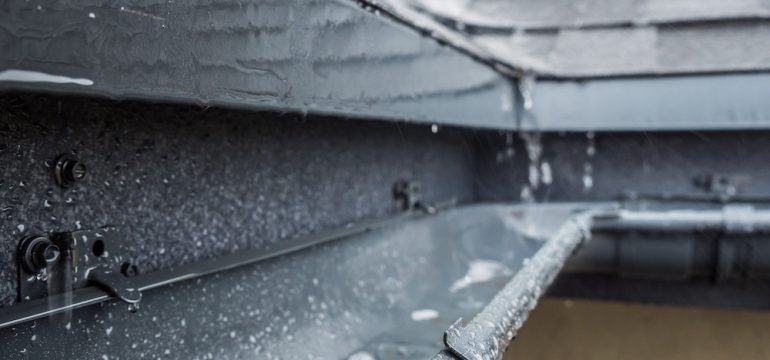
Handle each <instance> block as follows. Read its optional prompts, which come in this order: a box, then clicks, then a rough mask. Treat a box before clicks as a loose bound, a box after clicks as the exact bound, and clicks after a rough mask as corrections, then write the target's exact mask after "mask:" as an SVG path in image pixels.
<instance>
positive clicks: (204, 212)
mask: <svg viewBox="0 0 770 360" xmlns="http://www.w3.org/2000/svg"><path fill="white" fill-rule="evenodd" d="M467 142H468V140H466V135H465V133H464V132H462V131H459V130H457V129H452V128H448V127H441V128H440V129H438V132H437V133H435V134H434V133H432V131H431V127H430V126H425V125H415V124H411V125H410V124H402V123H386V122H376V121H366V122H360V121H348V120H341V119H339V118H319V117H314V116H308V117H307V118H305V117H301V116H295V115H281V114H274V113H252V112H244V111H235V110H223V109H201V108H198V107H195V106H174V105H158V104H155V105H152V104H146V103H137V102H114V101H108V100H99V101H97V100H92V99H84V98H62V97H49V96H30V95H27V96H5V97H0V164H2V168H3V171H2V172H0V184H1V185H0V216H2V221H0V234H2V237H1V238H0V305H10V304H12V303H14V302H15V301H16V275H15V273H16V270H15V269H16V258H15V247H16V244H17V242H18V241H19V240H20V239H21V238H22V237H23V236H25V235H29V234H35V233H40V232H46V231H70V230H75V229H77V228H83V229H88V228H97V227H100V226H104V225H114V226H116V227H118V229H119V230H120V231H121V233H122V234H123V235H124V236H125V238H126V239H129V241H132V242H133V244H134V246H133V247H132V249H133V250H132V251H131V253H130V254H127V256H129V257H131V258H133V260H134V261H135V262H136V264H137V265H138V266H139V269H140V272H142V273H144V272H149V271H154V270H159V269H164V268H168V267H172V266H178V265H182V264H187V263H190V262H193V261H195V260H198V259H205V258H211V257H215V256H220V255H224V254H229V253H233V252H237V251H239V250H241V249H245V248H257V249H260V248H261V249H265V248H268V247H269V246H270V245H271V244H275V243H278V242H281V241H286V240H288V239H290V238H292V237H296V236H300V235H302V234H308V233H313V232H317V231H321V230H324V229H328V228H332V227H336V226H342V225H344V224H346V223H348V222H351V221H357V220H360V219H363V218H370V217H380V216H385V215H387V214H392V213H394V212H395V211H398V209H397V206H396V203H395V202H394V200H393V196H392V186H393V184H394V182H396V181H398V180H401V179H409V180H414V181H419V182H421V183H422V185H423V191H422V195H423V198H424V200H425V201H426V202H428V203H431V202H435V201H444V200H450V199H452V198H454V199H456V200H458V201H459V202H460V203H465V202H469V201H471V200H472V199H473V197H474V183H473V181H474V178H473V172H472V169H473V166H472V160H473V159H472V157H473V154H472V152H470V151H469V148H472V147H471V146H470V145H468V144H467ZM71 152H74V153H75V154H76V156H77V157H78V158H79V159H80V160H81V161H83V163H84V164H85V165H86V166H87V168H88V175H87V176H86V178H85V180H83V181H82V182H80V183H78V184H77V185H76V186H74V187H71V188H69V189H61V188H59V187H58V186H57V185H56V184H55V182H54V180H53V177H52V176H51V168H50V166H51V164H52V161H53V160H54V159H55V158H56V157H57V156H58V155H59V154H61V153H71Z"/></svg>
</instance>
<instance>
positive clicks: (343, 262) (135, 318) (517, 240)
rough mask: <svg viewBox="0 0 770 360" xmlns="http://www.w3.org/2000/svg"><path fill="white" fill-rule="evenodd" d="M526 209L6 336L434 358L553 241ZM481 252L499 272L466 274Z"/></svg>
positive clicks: (176, 354) (134, 348)
mask: <svg viewBox="0 0 770 360" xmlns="http://www.w3.org/2000/svg"><path fill="white" fill-rule="evenodd" d="M514 211H522V209H521V208H518V207H515V206H499V205H482V206H469V207H463V208H459V209H453V210H448V211H445V212H440V213H438V214H437V215H435V216H432V217H429V218H423V219H421V220H418V221H408V222H402V223H397V224H393V225H391V226H389V227H387V228H385V229H382V230H379V231H374V232H370V233H368V234H363V235H359V236H356V237H353V238H349V239H345V240H340V241H335V242H333V243H329V244H326V245H322V246H318V247H315V248H311V249H306V250H304V251H302V252H298V253H293V254H290V255H287V256H284V257H280V258H277V259H273V260H270V261H266V262H261V263H257V264H253V265H248V266H245V267H241V268H237V269H233V270H230V271H227V272H223V273H219V274H216V275H210V276H206V277H203V278H199V279H197V280H191V281H187V282H184V283H180V284H178V285H174V286H171V287H163V288H157V289H154V290H150V291H147V292H145V296H144V299H143V300H142V306H141V308H140V309H139V311H138V312H137V313H131V312H129V311H127V309H126V306H125V304H123V303H119V302H110V303H104V304H103V305H99V306H91V307H88V308H84V309H80V310H76V311H73V312H72V313H71V314H70V316H71V319H51V320H52V321H49V319H43V320H39V321H35V322H30V323H25V324H22V325H19V326H16V327H14V328H5V329H2V330H0V342H2V344H3V350H4V353H5V354H6V355H9V357H18V358H25V357H28V358H35V359H104V358H107V359H134V358H142V357H144V358H156V357H161V358H164V357H168V358H180V359H238V358H259V359H345V358H348V357H349V356H350V355H352V354H355V353H358V354H369V356H374V357H375V358H377V359H427V358H429V357H430V356H432V355H433V354H435V353H436V352H437V351H439V350H440V349H441V348H442V343H441V334H442V333H443V331H444V330H445V329H446V328H447V327H448V326H449V325H450V324H451V323H452V322H453V321H454V320H455V319H456V318H457V317H459V316H466V317H470V316H472V315H473V314H475V313H476V312H478V311H479V310H481V308H482V307H483V305H484V304H485V303H486V302H487V301H488V300H489V299H491V298H492V297H493V296H494V294H495V293H496V292H497V291H498V290H499V286H498V285H499V284H501V283H504V282H505V281H506V280H507V279H508V278H509V277H510V276H511V275H512V274H513V273H515V272H517V271H519V270H520V269H521V266H522V264H523V263H524V261H525V259H526V258H527V257H530V256H532V254H534V253H535V252H536V251H537V250H538V249H539V248H540V246H541V245H542V242H541V241H539V240H534V239H529V238H527V237H525V236H522V234H521V233H520V232H519V230H520V229H521V228H520V227H518V226H515V225H514V226H512V224H511V220H512V219H513V218H512V217H511V216H510V214H511V212H514ZM479 261H481V262H482V264H483V265H484V266H485V268H484V269H482V271H485V273H487V274H489V275H491V277H486V279H485V280H484V281H483V282H470V281H467V280H464V279H466V274H468V273H469V268H470V267H472V266H474V265H473V264H474V263H478V262H479ZM475 271H478V270H475ZM490 271H491V273H490ZM470 279H471V280H476V281H478V280H479V279H478V278H477V277H475V276H471V277H470ZM458 281H459V282H460V284H461V285H462V286H457V284H458ZM415 311H417V313H414V312H415ZM420 311H422V313H423V314H427V315H421V313H420ZM359 356H363V355H359ZM354 359H355V358H354Z"/></svg>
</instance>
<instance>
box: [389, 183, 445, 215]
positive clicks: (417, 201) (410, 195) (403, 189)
mask: <svg viewBox="0 0 770 360" xmlns="http://www.w3.org/2000/svg"><path fill="white" fill-rule="evenodd" d="M393 198H394V199H395V200H396V203H397V204H398V207H399V208H400V209H401V210H423V211H425V212H426V213H428V214H433V213H435V212H436V208H435V206H432V205H429V204H426V203H425V201H423V199H422V186H421V185H420V182H419V181H408V180H399V181H397V182H396V183H395V184H393Z"/></svg>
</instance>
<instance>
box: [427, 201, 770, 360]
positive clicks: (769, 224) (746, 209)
mask: <svg viewBox="0 0 770 360" xmlns="http://www.w3.org/2000/svg"><path fill="white" fill-rule="evenodd" d="M594 230H614V231H639V230H641V231H661V232H680V231H696V230H714V231H724V232H727V233H740V234H747V233H757V232H768V231H770V210H755V209H754V208H753V207H752V206H749V205H726V206H724V207H723V208H722V209H721V210H702V211H696V210H671V211H629V210H612V211H601V210H588V211H583V212H580V213H577V214H574V215H572V216H571V217H570V218H569V219H568V220H567V221H565V222H564V224H563V225H561V226H560V227H559V229H558V231H556V233H554V234H553V235H552V236H550V237H549V239H548V240H547V242H546V243H545V244H544V245H543V247H542V248H540V250H538V252H537V253H536V254H535V255H534V257H532V258H531V259H530V260H529V261H528V262H525V264H524V267H523V268H522V270H521V271H519V272H518V273H516V275H515V276H514V277H513V279H511V281H510V282H508V284H506V286H505V287H504V288H503V290H501V291H500V292H499V293H498V294H497V295H496V296H495V297H494V299H492V301H491V302H490V303H489V304H488V305H487V306H486V307H484V309H483V310H482V311H481V312H480V313H479V314H478V315H476V316H475V317H474V318H473V319H472V320H470V321H469V322H468V323H464V322H463V320H462V319H459V320H457V321H456V322H455V323H454V324H453V325H452V326H450V327H449V329H447V331H446V332H445V334H444V344H445V345H446V347H447V348H446V349H445V350H442V351H441V352H439V353H438V354H436V355H435V356H434V357H433V358H432V359H433V360H447V359H461V360H496V359H500V358H501V357H502V355H503V353H504V352H505V350H506V348H507V347H508V344H509V343H510V341H511V340H512V339H513V338H514V337H515V336H516V333H517V332H518V330H519V329H520V328H521V327H522V325H523V324H524V321H525V320H526V319H527V316H528V315H529V312H530V311H531V310H532V309H534V308H535V306H536V305H537V301H538V299H539V298H540V296H542V295H543V293H544V291H545V289H546V287H547V286H548V285H550V284H551V283H552V282H553V280H554V279H555V278H556V275H558V273H559V271H560V270H561V269H562V267H563V266H564V264H565V262H566V261H567V259H568V258H569V257H570V256H571V255H572V254H573V253H574V252H575V251H576V250H577V249H578V248H579V247H580V245H581V244H583V243H584V242H585V241H587V240H588V239H589V238H590V237H591V232H592V231H594Z"/></svg>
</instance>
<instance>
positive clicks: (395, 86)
mask: <svg viewBox="0 0 770 360" xmlns="http://www.w3.org/2000/svg"><path fill="white" fill-rule="evenodd" d="M0 29H2V31H0V47H1V48H2V49H3V52H2V53H0V90H5V91H9V90H13V89H25V90H34V91H41V90H42V91H58V92H66V93H78V94H92V95H101V96H108V97H113V98H120V99H125V98H131V99H136V98H140V99H150V100H153V101H181V102H195V103H200V104H205V105H228V106H237V107H246V108H252V109H273V110H281V111H292V112H300V113H306V112H313V113H322V114H344V115H355V116H357V117H378V118H388V119H399V120H409V121H421V122H434V123H452V124H463V125H466V126H478V127H500V126H505V124H507V123H508V122H509V121H510V119H511V116H512V115H511V114H512V110H510V109H507V108H501V106H500V99H501V98H508V99H509V98H511V87H510V84H509V83H508V81H507V80H506V79H504V78H503V77H501V76H500V75H499V74H498V73H496V72H495V71H493V70H492V69H490V68H489V67H487V66H485V65H483V64H481V63H478V62H476V61H474V60H473V59H471V58H469V57H467V56H465V55H463V54H460V53H458V52H457V51H455V50H453V49H451V48H448V47H443V46H441V45H439V44H438V43H437V42H435V41H434V40H432V39H430V38H427V37H423V36H421V35H420V34H418V33H416V32H415V31H413V30H411V29H408V28H407V27H405V26H402V25H400V24H398V23H396V22H394V21H392V20H389V19H386V18H383V17H378V16H376V15H375V14H374V13H370V12H367V11H364V10H362V9H361V8H359V7H358V6H357V5H356V4H355V3H354V2H352V1H344V0H337V1H315V0H296V1H269V0H254V1H249V2H245V3H244V2H238V1H218V2H211V1H206V0H196V1H179V2H167V1H140V2H132V3H121V4H116V3H113V2H109V1H93V2H89V3H72V2H69V1H55V2H49V3H46V4H35V3H29V2H26V1H23V0H13V1H9V2H5V3H4V4H3V6H2V7H0ZM460 70H461V71H460ZM20 71H21V72H20ZM477 101H480V102H481V103H483V104H484V106H478V105H475V104H477ZM418 104H419V106H418ZM489 104H494V106H486V105H489Z"/></svg>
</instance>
